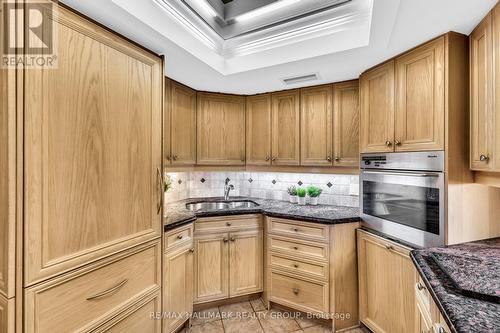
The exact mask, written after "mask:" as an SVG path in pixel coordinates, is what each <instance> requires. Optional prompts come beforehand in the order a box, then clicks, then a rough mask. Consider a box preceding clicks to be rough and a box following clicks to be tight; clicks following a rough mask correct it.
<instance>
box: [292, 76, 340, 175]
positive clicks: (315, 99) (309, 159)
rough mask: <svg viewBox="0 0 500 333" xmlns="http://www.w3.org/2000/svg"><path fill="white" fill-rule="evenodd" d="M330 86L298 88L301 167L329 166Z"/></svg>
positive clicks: (330, 151)
mask: <svg viewBox="0 0 500 333" xmlns="http://www.w3.org/2000/svg"><path fill="white" fill-rule="evenodd" d="M332 115H333V114H332V86H331V85H324V86H317V87H311V88H302V89H300V124H301V125H300V139H301V140H300V147H301V149H300V164H301V165H306V166H328V165H332V144H333V139H332V135H333V132H332V126H333V121H332Z"/></svg>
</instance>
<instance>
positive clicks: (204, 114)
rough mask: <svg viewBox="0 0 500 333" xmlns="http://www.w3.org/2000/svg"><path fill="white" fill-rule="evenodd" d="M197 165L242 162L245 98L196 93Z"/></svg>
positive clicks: (241, 163) (243, 160)
mask: <svg viewBox="0 0 500 333" xmlns="http://www.w3.org/2000/svg"><path fill="white" fill-rule="evenodd" d="M197 123H198V127H197V128H198V130H197V132H198V140H197V141H198V144H197V160H198V164H205V165H244V164H245V97H240V96H234V95H224V94H215V93H199V94H198V108H197Z"/></svg>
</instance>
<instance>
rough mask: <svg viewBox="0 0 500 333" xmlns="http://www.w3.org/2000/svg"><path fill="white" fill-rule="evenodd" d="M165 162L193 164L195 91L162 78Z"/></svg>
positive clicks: (166, 164) (174, 164)
mask: <svg viewBox="0 0 500 333" xmlns="http://www.w3.org/2000/svg"><path fill="white" fill-rule="evenodd" d="M164 100H165V102H164V104H165V105H164V116H163V118H164V134H163V137H164V141H163V146H164V155H165V159H164V161H165V166H166V167H168V166H170V165H172V166H177V165H194V164H196V91H195V90H193V89H191V88H189V87H186V86H184V85H182V84H180V83H177V82H175V81H172V80H168V79H166V81H165V98H164Z"/></svg>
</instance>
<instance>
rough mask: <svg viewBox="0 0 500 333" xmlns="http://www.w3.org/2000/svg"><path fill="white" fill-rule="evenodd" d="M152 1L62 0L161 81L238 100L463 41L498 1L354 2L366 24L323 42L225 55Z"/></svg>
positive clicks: (348, 75) (343, 76) (349, 75)
mask: <svg viewBox="0 0 500 333" xmlns="http://www.w3.org/2000/svg"><path fill="white" fill-rule="evenodd" d="M155 1H156V0H141V1H137V0H85V1H81V0H62V2H64V3H65V4H67V5H69V6H70V7H73V8H75V9H77V10H78V11H80V12H82V13H84V14H86V15H88V16H89V17H91V18H93V19H95V20H96V21H98V22H100V23H102V24H104V25H106V26H108V27H110V28H111V29H113V30H115V31H117V32H119V33H121V34H123V35H125V36H126V37H128V38H130V39H132V40H134V41H136V42H138V43H140V44H142V45H144V46H145V47H147V48H149V49H151V50H153V51H154V52H157V53H159V54H165V56H166V73H165V74H166V75H167V76H169V77H171V78H173V79H175V80H177V81H179V82H181V83H184V84H186V85H188V86H190V87H192V88H195V89H197V90H203V91H217V92H226V93H236V94H255V93H260V92H268V91H276V90H282V89H288V88H294V87H300V86H305V85H312V84H321V83H329V82H338V81H343V80H348V79H353V78H357V77H358V76H359V74H360V73H361V72H363V71H364V70H366V69H367V68H369V67H371V66H373V65H375V64H377V63H380V62H382V61H383V60H386V59H388V58H390V57H392V56H394V55H396V54H398V53H401V52H403V51H405V50H407V49H409V48H411V47H414V46H416V45H418V44H420V43H422V42H425V41H426V40H429V39H431V38H433V37H436V36H438V35H440V34H443V33H445V32H448V31H457V32H461V33H464V34H467V35H468V34H469V33H470V32H471V31H472V29H473V28H474V27H475V26H476V25H477V24H478V23H479V21H480V20H481V19H482V17H484V16H485V15H486V13H487V12H488V11H489V10H490V9H491V8H492V7H493V6H494V5H495V3H496V2H497V0H353V3H362V5H363V4H366V3H369V4H370V17H369V20H367V22H368V23H369V24H368V25H367V24H366V21H365V23H361V24H359V25H358V26H350V27H347V28H346V29H340V30H341V31H334V32H333V33H329V34H327V35H325V34H323V35H317V36H309V37H311V38H307V39H302V40H297V41H294V43H291V44H286V45H281V44H280V45H277V46H276V47H274V48H271V49H265V50H258V52H253V53H250V54H243V55H241V56H240V55H238V56H234V55H231V56H227V55H225V54H223V53H221V52H218V51H220V50H216V49H213V48H212V49H211V48H209V47H208V46H207V44H206V43H202V42H201V41H200V38H196V36H195V34H193V31H189V30H187V29H186V27H185V26H184V25H182V24H180V23H179V20H175V19H173V18H172V16H170V15H169V14H168V13H166V12H165V11H164V10H163V9H161V8H160V7H159V6H158V4H157V3H156V2H155ZM169 1H170V0H169ZM172 1H179V0H172ZM372 1H373V2H372ZM371 4H373V6H371ZM310 73H317V74H318V75H319V77H320V79H319V80H317V81H313V82H306V83H302V84H297V85H294V86H285V84H284V83H283V81H282V79H283V78H288V77H292V76H298V75H304V74H310Z"/></svg>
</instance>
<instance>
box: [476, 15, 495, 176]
mask: <svg viewBox="0 0 500 333" xmlns="http://www.w3.org/2000/svg"><path fill="white" fill-rule="evenodd" d="M491 13H492V14H491V15H492V17H491V23H492V37H493V42H492V48H493V59H494V60H493V61H494V64H493V66H494V67H493V71H494V74H493V77H494V80H495V82H494V83H493V87H494V90H493V91H492V93H493V94H494V95H493V96H495V97H496V96H500V6H498V5H497V6H495V7H494V8H493V10H492V12H491ZM471 62H472V61H471ZM490 119H492V123H493V124H494V127H493V128H492V129H491V131H490V133H491V134H490V136H491V144H492V146H493V148H492V149H491V152H492V156H491V157H490V159H491V161H490V163H489V164H490V168H492V169H494V171H500V98H498V97H496V98H494V105H493V106H492V110H491V117H490ZM476 155H477V153H476ZM471 160H472V159H471Z"/></svg>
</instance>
